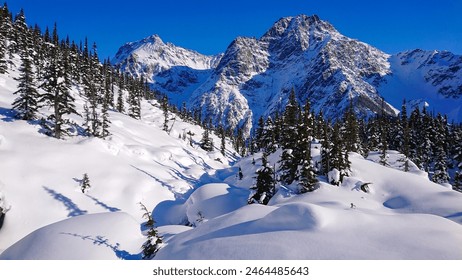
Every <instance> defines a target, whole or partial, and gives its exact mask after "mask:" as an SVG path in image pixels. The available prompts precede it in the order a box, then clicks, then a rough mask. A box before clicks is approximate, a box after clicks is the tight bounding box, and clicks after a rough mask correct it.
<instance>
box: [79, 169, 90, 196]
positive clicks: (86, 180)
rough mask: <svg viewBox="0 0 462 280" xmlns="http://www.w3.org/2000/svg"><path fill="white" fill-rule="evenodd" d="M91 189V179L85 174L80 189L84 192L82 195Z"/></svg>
mask: <svg viewBox="0 0 462 280" xmlns="http://www.w3.org/2000/svg"><path fill="white" fill-rule="evenodd" d="M90 187H91V185H90V178H89V177H88V174H87V173H85V174H83V179H82V182H81V184H80V188H81V190H82V193H85V191H86V190H88V189H89V188H90Z"/></svg>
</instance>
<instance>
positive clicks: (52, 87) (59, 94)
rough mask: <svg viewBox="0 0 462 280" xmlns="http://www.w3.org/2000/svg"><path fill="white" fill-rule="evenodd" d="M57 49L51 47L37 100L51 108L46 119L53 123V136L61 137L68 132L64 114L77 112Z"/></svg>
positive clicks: (66, 74) (67, 77)
mask: <svg viewBox="0 0 462 280" xmlns="http://www.w3.org/2000/svg"><path fill="white" fill-rule="evenodd" d="M60 55H61V54H60V53H59V50H58V49H57V48H53V50H52V56H51V57H50V60H49V61H48V64H47V66H46V69H45V75H44V81H43V83H42V84H41V85H40V87H41V88H42V89H44V90H45V94H43V95H42V96H41V97H40V99H39V102H40V103H41V104H45V105H48V106H50V107H52V108H53V113H52V114H51V115H50V116H49V117H48V119H49V120H50V121H51V122H52V123H53V126H54V127H53V135H54V137H56V138H58V139H61V137H62V136H63V135H64V134H68V133H67V131H66V130H65V128H64V125H65V124H67V123H69V120H67V119H65V118H64V115H68V114H78V113H77V112H76V111H75V105H74V97H72V96H71V94H70V92H69V76H68V73H66V71H65V70H64V69H65V65H64V64H65V63H63V61H65V59H64V58H62V57H60Z"/></svg>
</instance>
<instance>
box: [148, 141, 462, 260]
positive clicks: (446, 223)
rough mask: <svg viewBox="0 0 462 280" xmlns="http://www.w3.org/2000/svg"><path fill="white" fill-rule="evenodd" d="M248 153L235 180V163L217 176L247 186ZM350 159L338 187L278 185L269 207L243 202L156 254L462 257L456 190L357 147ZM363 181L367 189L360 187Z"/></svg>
mask: <svg viewBox="0 0 462 280" xmlns="http://www.w3.org/2000/svg"><path fill="white" fill-rule="evenodd" d="M316 153H319V150H317V149H313V154H314V155H315V158H316ZM394 157H399V154H397V153H391V154H390V158H394ZM273 159H274V158H273ZM251 160H252V159H251V158H247V159H243V160H242V161H241V162H240V165H241V168H242V169H243V170H244V178H243V180H242V181H240V180H238V179H237V178H236V176H235V174H234V173H235V171H236V170H234V171H233V172H229V170H228V171H223V172H222V173H221V172H218V175H220V174H221V175H222V176H223V178H224V180H225V181H226V182H227V183H229V184H230V185H237V186H241V187H242V188H244V189H247V187H245V186H247V185H248V182H251V181H253V179H252V177H254V176H255V174H254V172H255V170H256V169H257V168H258V167H259V158H257V160H256V161H257V164H256V165H255V166H254V165H252V164H251ZM350 160H351V161H352V165H353V174H352V176H351V177H349V178H346V180H344V182H343V184H342V185H341V186H339V187H337V186H332V185H329V184H327V183H324V182H322V183H321V185H320V188H319V189H317V190H316V191H314V192H312V193H306V194H302V195H296V194H294V192H293V191H291V188H294V186H288V187H287V188H286V187H280V188H279V191H278V193H277V194H276V195H275V197H273V199H272V200H271V201H270V206H263V205H245V206H243V207H240V208H239V209H237V210H236V211H232V212H230V213H228V214H225V215H222V216H219V217H216V218H214V219H209V220H208V221H207V222H205V223H202V224H200V225H198V226H197V227H195V228H194V229H192V230H189V231H186V232H183V233H180V234H177V235H175V236H172V237H170V238H168V240H167V243H168V245H167V246H166V247H165V248H163V249H162V250H161V251H160V252H159V254H158V255H157V258H159V259H461V258H462V227H461V224H462V205H461V201H462V194H460V193H457V192H455V191H452V190H449V189H447V188H445V187H443V186H440V185H437V184H434V183H432V182H430V181H429V180H428V179H427V178H425V177H423V176H422V175H421V174H418V173H405V172H403V171H400V170H396V169H394V168H390V167H384V166H381V165H379V164H377V163H375V162H373V161H372V160H367V159H364V158H362V157H361V156H359V155H357V154H351V156H350ZM273 162H274V161H273ZM274 163H275V162H274ZM233 168H237V167H233ZM227 175H229V176H227ZM364 183H370V184H369V190H370V191H369V193H365V192H363V191H361V189H360V186H361V185H362V184H364ZM222 188H223V187H222ZM212 193H213V192H212V190H210V191H209V194H210V195H211V194H212ZM202 196H204V195H202ZM207 199H210V198H207ZM196 203H198V202H196ZM203 204H204V205H205V204H206V203H205V201H204V203H203ZM351 204H353V205H354V208H352V207H351Z"/></svg>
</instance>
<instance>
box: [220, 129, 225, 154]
mask: <svg viewBox="0 0 462 280" xmlns="http://www.w3.org/2000/svg"><path fill="white" fill-rule="evenodd" d="M220 140H221V144H220V152H221V154H222V155H223V156H224V155H225V154H226V134H225V129H224V128H223V127H220Z"/></svg>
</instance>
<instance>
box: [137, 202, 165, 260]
mask: <svg viewBox="0 0 462 280" xmlns="http://www.w3.org/2000/svg"><path fill="white" fill-rule="evenodd" d="M140 206H141V210H142V211H143V212H144V213H143V218H144V219H146V223H145V224H144V225H145V226H146V228H147V234H146V238H147V240H146V241H145V242H144V243H143V245H142V246H141V249H142V250H143V251H142V258H143V259H144V260H150V259H152V258H154V257H155V256H156V253H157V252H158V251H159V249H160V248H161V246H162V243H163V241H162V237H161V236H159V234H158V232H157V230H156V228H155V227H154V224H155V221H154V219H153V218H152V215H151V213H149V211H148V209H147V208H146V206H144V204H143V203H141V202H140Z"/></svg>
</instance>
